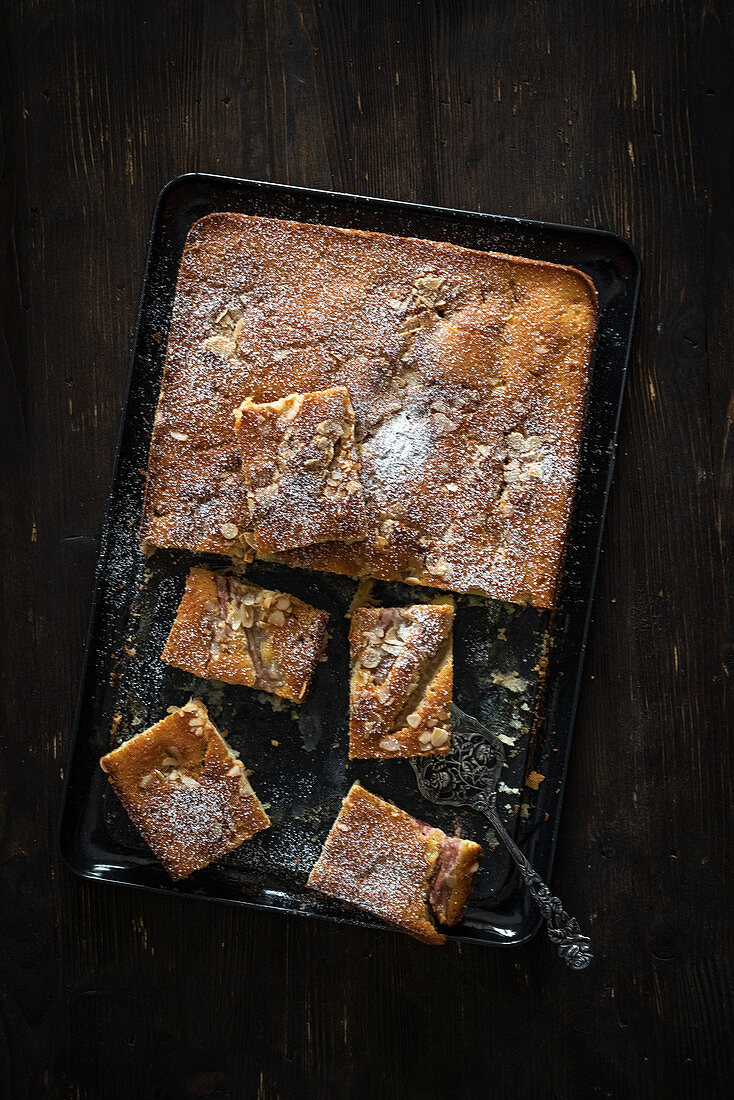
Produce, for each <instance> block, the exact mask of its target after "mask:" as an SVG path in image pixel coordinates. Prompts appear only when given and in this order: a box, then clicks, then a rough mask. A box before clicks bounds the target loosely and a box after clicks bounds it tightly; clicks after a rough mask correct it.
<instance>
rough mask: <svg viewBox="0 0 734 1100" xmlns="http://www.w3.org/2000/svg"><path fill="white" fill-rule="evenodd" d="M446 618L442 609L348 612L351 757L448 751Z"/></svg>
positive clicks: (449, 618)
mask: <svg viewBox="0 0 734 1100" xmlns="http://www.w3.org/2000/svg"><path fill="white" fill-rule="evenodd" d="M453 619H454V609H453V607H452V606H450V605H448V604H439V605H436V604H414V605H413V606H411V607H403V608H384V607H377V608H376V607H360V608H357V609H356V610H355V611H354V613H353V615H352V622H351V628H350V632H349V643H350V651H351V658H352V676H351V691H350V700H349V756H350V759H355V758H358V759H371V758H375V757H383V758H387V759H389V758H390V757H397V756H426V755H432V754H436V753H440V754H445V753H448V752H449V751H450V748H451V739H450V731H451V724H450V723H451V718H450V711H449V707H450V705H451V699H452V692H453V657H452V626H453Z"/></svg>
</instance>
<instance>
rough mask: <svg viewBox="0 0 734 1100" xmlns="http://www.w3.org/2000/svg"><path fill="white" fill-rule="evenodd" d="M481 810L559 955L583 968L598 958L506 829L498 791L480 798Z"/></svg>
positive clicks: (567, 962) (574, 966)
mask: <svg viewBox="0 0 734 1100" xmlns="http://www.w3.org/2000/svg"><path fill="white" fill-rule="evenodd" d="M477 809H480V810H481V811H482V812H483V813H484V814H486V816H487V817H488V818H489V820H490V821H491V823H492V826H493V828H494V830H495V832H496V833H497V836H498V837H499V839H500V840H501V841H502V843H503V844H504V845H505V847H506V848H507V850H508V852H509V853H510V855H511V856H512V858H513V860H514V861H515V863H516V864H517V869H518V870H519V872H520V874H521V876H522V880H523V882H524V883H525V885H526V886H527V888H528V893H529V894H530V896H531V898H532V899H533V901H534V902H535V903H536V905H537V906H538V908H539V909H540V911H541V913H542V914H543V918H544V919H545V923H546V926H547V931H548V939H549V940H550V941H551V943H554V944H555V945H556V947H557V948H558V954H559V955H560V957H561V958H562V959H563V961H564V962H565V963H566V964H567V965H568V966H570V967H571V969H572V970H583V969H584V968H585V967H587V966H588V965H589V963H590V962H591V960H592V959H593V957H594V956H593V955H592V954H591V940H590V939H589V937H588V936H584V935H582V934H581V929H580V928H579V924H578V921H577V920H576V918H575V917H569V915H568V913H567V912H566V910H565V909H564V908H563V906H562V905H561V902H560V900H559V898H557V897H555V896H554V895H553V894H551V892H550V890H549V889H548V887H547V886H546V884H545V883H544V882H543V880H542V878H541V877H540V875H539V874H538V872H537V871H535V870H534V869H533V867H532V866H531V864H530V862H529V861H528V859H527V857H526V856H525V855H523V853H522V852H521V851H520V849H519V848H518V846H517V844H515V841H514V840H513V839H512V837H511V836H510V834H509V833H508V832H507V829H505V827H504V825H503V824H502V818H501V817H500V815H499V813H498V812H497V806H496V804H495V796H494V794H491V795H486V796H485V797H484V798H482V799H480V800H478V805H477Z"/></svg>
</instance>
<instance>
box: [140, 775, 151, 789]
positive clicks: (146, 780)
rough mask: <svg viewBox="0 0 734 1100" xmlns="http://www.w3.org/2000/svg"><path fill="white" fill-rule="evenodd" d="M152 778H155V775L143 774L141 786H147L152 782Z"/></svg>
mask: <svg viewBox="0 0 734 1100" xmlns="http://www.w3.org/2000/svg"><path fill="white" fill-rule="evenodd" d="M152 780H153V776H152V775H144V776H143V778H142V779H141V780H140V786H141V787H147V786H148V784H149V783H150V782H152Z"/></svg>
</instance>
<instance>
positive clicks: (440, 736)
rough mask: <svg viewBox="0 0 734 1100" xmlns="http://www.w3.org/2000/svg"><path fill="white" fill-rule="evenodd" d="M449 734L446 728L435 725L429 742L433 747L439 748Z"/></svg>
mask: <svg viewBox="0 0 734 1100" xmlns="http://www.w3.org/2000/svg"><path fill="white" fill-rule="evenodd" d="M450 736H451V734H450V733H449V732H448V730H444V729H441V727H440V726H437V727H436V729H435V730H434V731H433V733H432V734H431V744H432V745H433V747H434V748H435V749H440V748H441V746H442V745H445V744H446V742H447V741H448V739H449V737H450Z"/></svg>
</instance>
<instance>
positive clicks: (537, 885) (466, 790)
mask: <svg viewBox="0 0 734 1100" xmlns="http://www.w3.org/2000/svg"><path fill="white" fill-rule="evenodd" d="M451 718H452V723H451V724H452V729H451V752H450V753H449V754H448V755H447V756H431V757H425V756H424V757H411V758H410V762H411V764H412V765H413V770H414V771H415V774H416V779H417V781H418V789H419V790H420V792H421V794H422V795H423V797H424V798H427V799H428V800H429V802H434V803H436V805H444V806H468V807H470V808H471V809H473V810H477V811H478V812H479V813H481V814H484V816H485V817H486V818H487V819H488V820H489V822H490V823H491V825H492V827H493V828H494V831H495V832H496V834H497V837H498V839H499V840H500V841H501V843H502V844H504V846H505V847H506V848H507V851H508V852H509V853H510V855H511V856H512V859H513V860H514V862H515V864H516V865H517V869H518V871H519V872H520V876H521V878H522V880H523V882H524V883H525V886H526V887H527V889H528V892H529V894H530V896H531V897H532V899H533V901H534V902H535V903H536V905H537V906H538V908H539V909H540V912H541V913H542V915H543V918H544V920H545V923H546V927H547V932H548V938H549V939H550V940H551V942H552V943H554V944H555V945H556V947H557V948H558V954H559V955H560V957H561V958H562V959H563V961H564V962H565V963H567V964H568V966H570V967H571V968H572V969H573V970H583V969H584V967H586V966H588V965H589V963H590V962H591V959H592V958H593V956H592V954H591V950H590V947H591V940H590V939H589V937H588V936H584V935H582V933H581V929H580V928H579V925H578V921H577V920H576V918H575V917H569V915H568V913H566V911H565V909H564V908H563V906H562V904H561V902H560V900H559V899H558V898H557V897H555V896H554V895H553V894H551V892H550V890H549V889H548V887H547V886H546V885H545V883H544V882H543V880H542V879H541V877H540V875H539V874H538V873H537V871H535V870H534V869H533V867H532V866H531V864H530V862H529V861H528V859H527V858H526V857H525V856H524V855H523V853H522V852H521V851H520V849H519V848H518V846H517V844H516V843H515V841H514V840H513V839H512V837H511V836H510V834H509V833H508V832H507V829H506V828H505V826H504V824H503V823H502V818H501V817H500V814H499V811H498V809H497V785H498V783H499V780H500V775H501V773H502V768H503V767H504V764H505V750H504V747H503V745H502V742H501V741H500V739H499V738H498V737H497V735H496V734H495V733H493V732H492V731H491V730H488V729H487V728H486V727H485V726H483V725H482V724H481V723H480V722H477V721H476V719H475V718H471V717H470V716H469V715H468V714H465V713H464V711H463V710H461V709H460V708H459V707H457V706H456V705H455V704H453V703H452V705H451Z"/></svg>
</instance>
